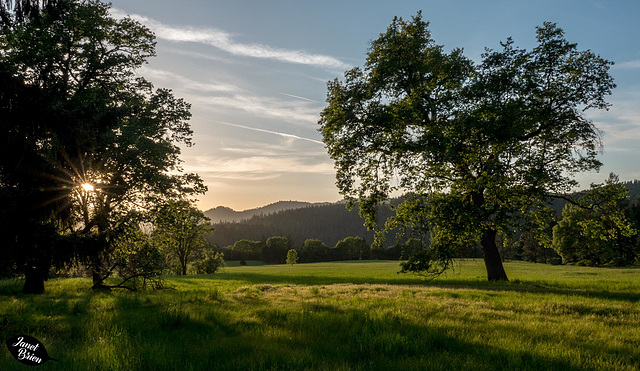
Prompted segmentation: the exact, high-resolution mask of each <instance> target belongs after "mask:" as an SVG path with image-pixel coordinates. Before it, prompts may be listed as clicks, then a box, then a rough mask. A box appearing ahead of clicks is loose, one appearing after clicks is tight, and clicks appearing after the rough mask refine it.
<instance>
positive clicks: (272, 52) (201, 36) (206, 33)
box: [111, 9, 350, 69]
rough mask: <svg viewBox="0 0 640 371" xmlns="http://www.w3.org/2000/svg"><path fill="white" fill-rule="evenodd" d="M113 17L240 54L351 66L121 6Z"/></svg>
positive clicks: (162, 35)
mask: <svg viewBox="0 0 640 371" xmlns="http://www.w3.org/2000/svg"><path fill="white" fill-rule="evenodd" d="M111 13H112V15H113V16H114V17H119V18H122V17H126V16H130V17H131V18H132V19H135V20H137V21H139V22H141V23H143V24H145V25H146V26H147V27H149V28H150V29H151V30H152V31H154V32H155V34H156V36H157V37H158V38H160V39H164V40H169V41H175V42H192V43H200V44H207V45H210V46H213V47H216V48H218V49H221V50H224V51H225V52H227V53H231V54H233V55H237V56H243V57H253V58H264V59H273V60H278V61H282V62H288V63H297V64H304V65H312V66H318V67H325V68H342V69H345V68H349V67H350V66H349V65H348V64H347V63H344V62H342V61H340V60H339V59H337V58H334V57H331V56H327V55H321V54H312V53H307V52H305V51H301V50H289V49H282V48H275V47H271V46H269V45H264V44H245V43H240V42H237V41H234V40H233V36H232V35H231V34H230V33H228V32H226V31H222V30H218V29H215V28H196V27H190V26H182V27H176V26H171V25H167V24H164V23H161V22H159V21H156V20H155V19H152V18H149V17H145V16H142V15H139V14H126V13H125V12H124V11H122V10H119V9H112V10H111Z"/></svg>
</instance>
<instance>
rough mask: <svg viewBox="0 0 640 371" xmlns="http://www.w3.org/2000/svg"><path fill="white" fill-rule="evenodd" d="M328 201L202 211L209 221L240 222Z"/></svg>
mask: <svg viewBox="0 0 640 371" xmlns="http://www.w3.org/2000/svg"><path fill="white" fill-rule="evenodd" d="M328 204H329V203H310V202H300V201H278V202H275V203H272V204H269V205H267V206H262V207H259V208H255V209H249V210H244V211H235V210H233V209H231V208H229V207H225V206H218V207H216V208H213V209H209V210H207V211H205V212H204V215H206V216H207V217H208V218H209V219H211V223H213V224H217V223H223V222H241V221H243V220H248V219H251V218H253V217H254V216H260V215H269V214H274V213H278V212H280V211H284V210H295V209H301V208H304V207H309V206H320V205H328Z"/></svg>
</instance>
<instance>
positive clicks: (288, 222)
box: [210, 203, 386, 247]
mask: <svg viewBox="0 0 640 371" xmlns="http://www.w3.org/2000/svg"><path fill="white" fill-rule="evenodd" d="M383 210H384V208H383ZM383 217H386V215H383ZM363 223H364V221H363V219H362V218H360V216H359V215H358V208H357V207H354V208H353V210H351V211H349V210H347V209H346V208H345V205H344V204H343V203H337V204H327V205H322V206H307V207H305V208H299V209H295V210H286V211H280V212H277V213H273V214H270V215H264V214H263V215H262V216H254V217H253V218H251V219H249V220H244V221H242V222H240V223H230V222H227V223H217V224H214V227H215V232H214V233H213V236H212V237H210V240H211V242H214V243H217V244H218V246H221V247H224V246H229V245H233V243H234V242H236V241H238V240H241V239H248V240H253V241H259V240H262V239H263V238H269V237H272V236H283V237H289V238H291V239H292V240H293V243H294V246H295V247H300V246H302V244H303V243H304V241H305V240H307V239H310V238H316V239H319V240H321V241H322V242H324V243H325V244H326V245H327V246H330V247H333V246H335V244H336V243H337V242H338V241H340V240H342V239H344V238H345V237H350V236H354V237H355V236H359V237H363V238H364V239H365V240H366V241H367V243H371V242H373V232H371V231H367V229H366V228H365V227H364V226H363Z"/></svg>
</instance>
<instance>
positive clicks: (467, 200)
mask: <svg viewBox="0 0 640 371" xmlns="http://www.w3.org/2000/svg"><path fill="white" fill-rule="evenodd" d="M536 37H537V42H538V43H537V45H536V46H535V47H534V48H533V49H532V50H531V51H527V50H524V49H519V48H517V47H515V46H514V43H513V41H512V40H511V39H508V40H507V41H506V42H504V43H502V44H501V45H502V50H498V51H494V50H487V51H486V53H484V54H483V55H482V60H481V61H480V63H478V64H474V63H473V62H472V61H471V60H470V59H468V58H466V57H465V56H464V55H463V54H462V50H461V49H453V50H452V51H451V52H449V53H447V52H445V50H444V48H443V47H442V46H440V45H437V44H436V43H435V41H434V40H433V39H432V38H431V35H430V32H429V30H428V23H427V22H425V21H424V20H423V19H422V15H421V13H418V15H417V16H415V17H413V18H412V20H411V21H404V20H402V19H401V18H395V19H394V20H393V22H392V24H391V25H390V26H389V27H388V29H387V30H386V32H385V33H383V34H381V35H380V36H379V37H378V38H377V39H376V40H374V41H372V43H371V47H370V49H369V54H368V57H367V61H366V63H365V65H364V67H362V68H360V67H355V68H353V69H352V70H350V71H347V72H346V73H345V76H344V81H339V80H338V79H336V80H334V81H331V82H329V83H328V93H327V102H328V106H327V107H326V108H325V109H324V110H323V111H322V114H321V119H320V125H321V131H322V134H323V138H324V143H325V144H326V145H327V149H328V153H329V155H330V156H331V158H332V159H333V160H334V161H335V165H336V168H337V174H336V178H337V185H338V188H339V190H340V193H341V194H342V195H343V196H344V197H345V198H346V199H348V200H349V201H350V205H351V206H353V205H355V204H356V201H357V203H358V206H359V208H360V214H361V215H362V216H363V217H365V224H366V225H367V227H368V228H375V226H376V224H377V220H376V218H377V210H378V209H377V205H379V204H380V203H381V202H384V201H386V200H387V199H388V198H389V195H390V194H392V193H394V192H403V193H407V194H411V195H412V197H410V198H408V199H407V201H405V202H406V204H405V205H400V206H398V208H397V210H398V214H397V217H396V218H395V219H392V220H391V223H389V224H388V226H394V227H397V226H398V225H399V224H405V225H407V226H409V227H413V228H416V229H417V230H418V231H421V230H422V231H424V230H425V225H428V227H427V228H428V229H429V232H430V235H431V244H430V247H429V248H430V249H434V251H433V252H432V253H424V254H423V255H422V256H421V258H420V259H426V258H437V259H441V260H440V261H439V262H437V263H436V264H435V266H438V267H439V268H438V269H436V271H441V269H440V268H441V267H442V268H446V267H448V266H449V265H450V259H451V257H453V256H455V255H456V253H457V251H459V250H460V249H461V248H467V247H468V246H470V245H474V244H475V243H477V242H480V244H481V246H482V249H483V256H484V260H485V264H486V267H487V275H488V278H489V280H506V279H507V276H506V273H505V271H504V268H503V267H502V262H501V259H500V255H499V252H498V248H497V245H496V235H497V233H498V231H513V230H514V229H515V226H516V225H517V222H516V221H514V219H513V216H514V215H518V214H519V213H520V212H523V211H526V210H528V209H529V208H530V207H531V206H532V205H535V204H536V203H538V202H539V201H540V200H542V199H544V198H546V197H548V196H549V195H553V194H558V193H564V192H567V191H569V190H570V189H571V187H572V186H574V185H575V184H576V182H575V181H574V180H573V179H572V178H571V177H570V175H572V174H575V173H577V172H580V171H586V170H591V169H597V168H598V167H599V166H600V162H599V161H598V160H597V159H596V154H597V151H598V149H599V148H600V146H601V141H600V132H599V130H598V129H597V128H596V127H595V125H594V124H593V123H592V122H591V121H590V120H588V119H587V118H586V117H585V116H584V114H583V112H584V111H585V110H588V109H606V108H607V107H608V106H609V104H608V103H606V101H605V97H606V96H607V95H609V94H610V93H611V90H612V89H613V88H614V87H615V85H614V84H613V79H612V77H611V76H610V75H609V68H610V66H611V65H612V62H609V61H607V60H605V59H603V58H601V57H599V56H597V55H595V54H594V53H592V52H591V51H588V50H587V51H578V49H577V46H576V44H572V43H569V42H568V41H566V40H565V38H564V32H563V31H562V30H561V29H560V28H558V27H557V26H556V25H555V24H553V23H548V22H547V23H544V24H543V25H542V26H540V27H538V28H537V29H536ZM420 200H427V201H428V205H429V206H426V205H425V204H424V203H423V204H422V205H421V204H420V202H422V201H420ZM379 238H380V235H378V239H379ZM447 250H450V251H447ZM432 266H433V265H432V264H430V263H429V262H425V264H424V265H420V264H419V265H415V268H416V269H417V268H418V267H432Z"/></svg>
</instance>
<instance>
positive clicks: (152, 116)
mask: <svg viewBox="0 0 640 371" xmlns="http://www.w3.org/2000/svg"><path fill="white" fill-rule="evenodd" d="M35 3H37V2H35ZM49 3H55V4H57V5H56V6H55V7H49V6H44V7H40V8H38V13H37V15H35V16H34V15H31V16H29V17H24V16H22V15H21V13H20V12H18V11H16V12H15V13H9V12H8V11H7V10H6V9H4V8H3V9H2V11H3V13H2V16H3V17H2V25H1V26H2V29H1V34H0V67H1V68H0V73H1V74H2V79H3V82H4V81H8V82H9V83H8V84H3V85H2V90H1V91H0V102H1V105H0V109H1V110H2V115H1V117H2V125H1V128H0V130H2V133H1V134H2V135H0V137H2V139H3V143H2V144H3V146H2V148H0V151H2V152H1V153H0V187H2V194H1V195H2V196H4V195H6V197H7V198H11V199H19V200H20V201H19V202H14V203H13V204H14V206H15V208H14V209H12V210H5V214H7V215H9V216H7V218H10V215H14V214H15V215H18V216H20V218H22V221H20V218H18V219H16V220H15V222H16V224H23V222H24V221H27V220H28V221H29V223H28V224H29V225H42V226H48V225H51V226H54V227H55V228H56V230H57V234H58V235H59V236H68V235H77V236H84V237H86V239H85V242H84V243H78V246H82V248H80V249H79V250H76V251H74V252H73V253H74V254H75V255H76V257H77V258H79V259H81V260H84V261H85V262H86V263H88V264H89V265H90V266H91V267H92V268H93V270H94V273H95V274H94V278H95V282H94V284H96V285H100V284H102V281H103V279H104V276H106V275H108V274H109V271H105V265H104V261H105V254H109V253H110V246H111V242H112V241H114V240H116V239H117V238H118V233H120V232H121V231H126V230H128V228H129V227H130V226H131V224H134V223H137V222H139V221H142V216H143V215H144V212H145V211H148V210H153V208H154V207H155V205H157V204H158V203H160V202H164V200H166V199H169V198H174V199H175V198H179V197H183V195H184V194H185V193H186V194H193V193H198V192H203V191H204V190H205V187H204V186H203V185H202V182H201V180H200V178H199V177H198V176H197V175H195V174H183V173H182V169H181V168H180V162H181V161H180V159H179V154H180V147H179V145H180V144H181V143H182V144H184V145H187V146H189V145H191V144H192V143H191V135H192V131H191V129H190V127H189V125H188V120H189V118H190V113H189V104H187V103H186V102H184V101H183V100H181V99H177V98H175V97H174V96H173V95H172V93H171V92H170V91H169V90H167V89H155V88H154V87H153V85H152V84H151V83H149V82H148V81H146V80H145V79H144V78H142V77H140V76H138V75H137V74H136V72H135V71H136V69H137V68H139V67H140V66H141V65H142V64H143V63H145V61H146V60H147V58H149V57H152V56H154V55H155V42H154V35H153V33H152V32H151V31H150V30H149V29H148V28H146V27H145V26H143V25H142V24H140V23H138V22H136V21H134V20H132V19H130V18H123V19H114V18H112V17H111V16H110V14H109V7H110V6H109V5H106V4H102V3H100V2H99V1H93V0H59V1H55V2H49ZM45 229H46V228H45ZM47 230H49V229H47ZM11 240H12V241H13V242H12V244H11V245H6V246H5V245H3V246H2V249H3V250H4V251H3V255H7V256H14V257H15V256H19V255H20V256H24V255H25V251H29V249H30V248H28V247H27V248H26V249H25V245H28V244H30V242H29V241H28V239H24V238H22V239H20V238H13V239H11ZM76 240H77V239H76ZM40 245H42V244H40ZM47 249H48V250H51V249H53V250H56V249H54V248H53V247H51V246H48V247H47ZM31 250H33V249H31ZM36 250H37V249H36ZM54 252H55V251H54ZM26 255H27V256H26V257H23V258H21V259H14V260H15V261H16V264H14V268H15V269H16V270H18V271H21V270H22V271H25V270H26V271H29V269H31V268H33V267H34V266H35V265H36V264H33V263H30V262H29V261H30V260H33V259H30V258H29V257H34V256H37V253H36V252H33V253H27V254H26ZM53 255H56V254H55V253H54V254H53ZM50 264H51V259H48V260H45V261H44V262H41V264H39V265H38V268H37V270H39V271H40V274H39V275H34V277H35V279H36V280H40V281H41V280H42V278H43V276H44V272H45V271H46V269H47V268H48V265H50ZM27 265H28V266H29V267H27ZM27 277H28V278H29V276H27ZM25 286H27V285H26V284H25Z"/></svg>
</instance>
